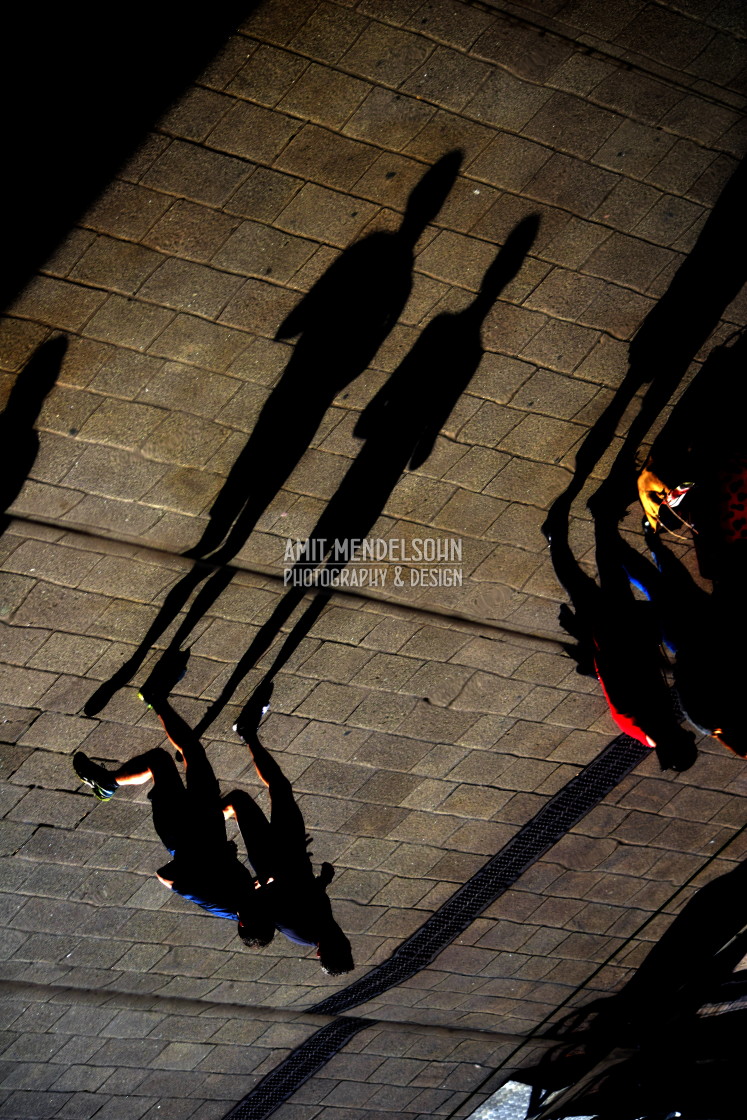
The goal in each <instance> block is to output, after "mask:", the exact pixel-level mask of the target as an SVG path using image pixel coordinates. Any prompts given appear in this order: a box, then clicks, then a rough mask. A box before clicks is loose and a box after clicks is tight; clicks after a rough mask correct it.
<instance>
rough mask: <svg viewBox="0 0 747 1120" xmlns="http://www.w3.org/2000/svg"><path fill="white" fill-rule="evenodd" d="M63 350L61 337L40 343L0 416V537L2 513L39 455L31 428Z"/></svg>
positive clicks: (4, 518)
mask: <svg viewBox="0 0 747 1120" xmlns="http://www.w3.org/2000/svg"><path fill="white" fill-rule="evenodd" d="M66 350H67V339H66V338H65V336H64V335H58V336H57V337H56V338H50V339H48V340H47V341H46V342H42V344H41V346H38V347H37V348H36V350H35V351H34V353H33V354H32V355H31V357H30V358H29V360H28V362H27V363H26V365H25V366H24V368H23V369H22V370H21V372H20V373H19V374H18V376H17V377H16V380H15V382H14V384H13V388H12V389H11V391H10V396H9V397H8V403H7V404H6V406H5V409H4V410H3V412H2V414H0V447H1V448H2V460H3V469H2V473H1V474H0V534H2V533H4V532H5V530H6V528H7V527H8V524H9V522H10V518H9V517H7V516H6V515H5V511H6V510H7V509H8V508H9V506H11V505H12V504H13V502H14V501H15V500H16V498H17V497H18V495H19V494H20V492H21V489H22V487H23V484H24V482H25V481H26V479H27V478H28V476H29V473H30V471H31V468H32V467H33V465H34V462H35V461H36V456H37V455H38V453H39V436H38V434H37V432H36V430H35V428H34V424H35V423H36V421H37V419H38V417H39V412H40V411H41V407H42V405H43V404H44V399H45V397H46V396H47V394H48V393H49V391H50V389H52V387H53V385H54V384H55V382H56V380H57V377H58V376H59V372H60V368H61V366H62V360H63V358H64V357H65V351H66Z"/></svg>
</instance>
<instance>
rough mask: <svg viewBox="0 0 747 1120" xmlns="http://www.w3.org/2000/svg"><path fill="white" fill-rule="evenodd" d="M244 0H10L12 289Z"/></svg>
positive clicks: (242, 12)
mask: <svg viewBox="0 0 747 1120" xmlns="http://www.w3.org/2000/svg"><path fill="white" fill-rule="evenodd" d="M256 6H257V4H256V3H253V2H252V0H243V2H241V3H236V2H233V3H232V2H225V0H219V2H218V3H214V4H210V5H208V6H206V7H202V8H200V9H199V14H198V11H197V10H195V11H194V12H193V13H192V14H191V15H190V14H185V13H184V12H180V11H178V10H176V9H174V8H173V7H172V6H170V5H157V4H151V5H149V6H148V7H146V6H144V5H140V6H135V7H126V6H124V7H123V6H119V7H117V8H116V9H114V8H102V9H94V8H91V9H87V8H78V9H76V8H75V7H74V6H71V5H69V4H67V5H51V4H50V5H45V6H44V9H43V11H42V10H41V9H40V8H39V7H38V5H34V4H27V5H14V6H13V8H12V10H11V11H8V12H6V14H5V16H4V19H3V67H2V77H1V78H0V89H1V90H2V95H3V103H4V105H5V106H6V111H5V115H4V120H3V133H4V135H3V156H4V164H5V174H4V182H3V256H4V260H3V273H2V281H1V283H0V307H5V306H6V305H7V304H8V303H9V302H10V301H11V300H12V299H13V298H14V297H15V295H16V294H17V293H18V292H19V291H21V290H22V289H23V288H24V287H25V286H26V284H27V283H28V281H29V279H30V278H31V277H32V276H33V274H34V273H35V272H36V271H37V269H38V268H39V267H40V265H41V264H42V263H43V262H44V261H45V260H46V259H47V257H48V256H49V255H50V254H51V253H52V251H53V250H54V249H55V247H56V246H57V244H58V243H59V241H60V240H61V239H62V238H63V237H64V235H65V234H66V233H67V231H68V230H69V229H70V227H71V226H73V225H74V224H75V222H76V221H77V220H78V218H79V217H80V216H81V214H83V213H84V212H85V211H86V210H87V209H88V207H89V206H90V205H91V203H92V202H93V201H94V199H95V198H96V197H97V196H98V195H99V194H100V192H101V191H102V190H103V188H104V187H105V186H106V185H107V183H108V182H109V181H110V180H111V179H112V178H113V176H114V175H115V174H116V172H117V170H118V169H119V167H120V166H121V165H122V164H123V163H124V162H125V161H126V160H127V159H128V158H129V156H130V155H131V154H132V152H133V151H134V150H135V148H136V147H137V145H138V144H139V143H140V142H141V140H142V139H143V137H144V135H145V133H146V132H147V130H148V129H149V128H150V127H151V126H152V125H153V123H154V122H155V121H156V120H157V119H158V117H159V116H160V115H161V114H162V113H163V112H164V111H165V110H166V109H167V108H168V106H169V105H170V104H171V102H173V101H174V100H175V99H176V98H177V97H178V96H179V95H180V94H181V93H182V92H183V91H184V89H185V88H186V87H187V86H188V85H189V84H190V83H191V82H192V81H193V80H194V79H195V78H196V77H197V76H198V75H199V74H200V73H201V71H202V70H203V69H204V68H205V67H206V66H207V64H208V63H209V62H210V59H211V58H212V57H213V55H214V54H215V53H216V52H217V51H218V49H219V48H220V47H221V46H222V44H223V43H224V41H225V40H226V39H227V37H228V36H229V34H230V33H231V32H232V31H233V30H234V29H235V28H236V26H237V25H238V24H240V23H241V21H242V20H243V19H244V18H245V17H246V16H248V15H249V14H250V13H251V12H252V11H253V9H254V8H255V7H256Z"/></svg>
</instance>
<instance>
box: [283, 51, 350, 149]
mask: <svg viewBox="0 0 747 1120" xmlns="http://www.w3.org/2000/svg"><path fill="white" fill-rule="evenodd" d="M370 88H371V87H370V85H369V84H368V83H367V82H362V81H359V80H358V79H357V78H353V77H350V76H349V75H348V74H340V73H338V72H336V71H330V70H328V69H326V68H325V67H322V66H317V65H315V64H314V63H312V64H311V65H310V66H308V67H307V68H306V69H305V71H304V72H303V74H301V75H300V76H299V77H298V79H297V80H296V81H295V82H294V84H293V86H292V87H291V88H290V89H289V90H288V92H287V93H286V94H285V96H284V97H283V98H282V100H281V101H280V104H279V106H278V108H280V109H281V110H283V111H284V112H287V113H292V114H294V115H297V116H300V117H304V118H306V119H307V120H310V121H316V122H317V123H319V124H322V125H327V126H328V127H330V128H339V127H341V126H342V125H343V124H344V123H345V121H346V120H347V119H348V118H349V117H350V115H351V113H353V112H354V111H355V110H356V109H357V108H358V106H359V105H360V103H361V102H362V101H363V99H364V98H365V97H366V95H367V94H368V92H369V90H370ZM283 155H285V153H283Z"/></svg>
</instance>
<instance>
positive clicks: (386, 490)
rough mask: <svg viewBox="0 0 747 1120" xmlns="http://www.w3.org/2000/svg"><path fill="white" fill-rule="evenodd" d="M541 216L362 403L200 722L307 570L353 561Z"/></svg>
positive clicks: (478, 354) (470, 356)
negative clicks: (240, 652)
mask: <svg viewBox="0 0 747 1120" xmlns="http://www.w3.org/2000/svg"><path fill="white" fill-rule="evenodd" d="M538 225H539V219H538V218H537V217H536V216H532V217H528V218H525V219H524V220H523V221H522V222H520V223H519V224H518V225H517V226H516V228H515V229H514V230H513V231H512V232H511V234H510V235H509V237H508V238H507V240H506V243H505V244H504V246H503V247H502V249H501V250H500V251H499V253H498V255H497V256H496V258H495V260H494V262H493V263H492V265H491V266H490V267H489V268H488V270H487V272H486V273H485V276H484V278H483V282H482V286H481V288H480V291H479V292H478V294H477V296H476V297H475V298H474V300H473V301H472V303H470V304H469V306H468V307H467V308H465V310H463V311H459V312H443V313H442V314H440V315H437V316H436V317H435V318H434V319H432V320H431V322H430V323H429V324H428V325H427V327H426V328H425V330H424V331H423V333H422V334H421V335H420V337H419V338H418V340H417V342H416V343H415V345H414V346H413V348H412V349H411V350H410V352H409V353H408V354H407V355H406V357H405V358H404V359H403V361H402V362H401V363H400V365H399V366H398V368H397V369H396V370H395V371H394V373H392V375H391V376H390V377H389V379H388V380H387V382H386V383H385V384H384V385H383V386H382V388H381V389H380V390H379V392H378V393H377V394H376V396H375V397H373V399H372V400H371V401H370V402H369V404H368V405H367V406H366V408H365V409H364V410H363V412H362V413H361V416H360V418H359V420H358V423H357V425H356V427H355V434H356V435H358V436H360V437H362V438H363V439H364V440H365V443H364V444H363V447H362V448H361V450H360V451H359V453H358V456H357V458H356V459H355V460H354V462H353V463H352V465H351V467H350V469H349V470H348V472H347V474H346V475H345V477H344V478H343V480H342V482H341V483H340V486H339V488H338V490H337V492H336V493H335V494H334V495H333V497H332V498H331V499H330V501H329V503H328V505H327V508H326V509H325V511H324V512H323V513H322V515H321V517H320V518H319V520H318V522H317V524H316V526H315V527H314V529H313V531H312V532H311V534H310V536H309V539H308V541H307V543H306V546H305V552H304V553H303V554H302V556H301V558H300V559H299V561H298V563H297V564H296V565H295V566H294V568H293V569H292V572H291V574H290V578H289V581H288V582H290V584H291V590H290V591H288V592H287V593H286V595H285V597H284V598H283V599H282V600H281V601H280V603H279V604H278V606H277V607H276V609H275V610H274V611H273V613H272V615H271V616H270V618H269V619H268V621H267V622H266V623H265V624H264V625H263V626H262V628H261V629H260V631H259V633H258V634H257V636H256V638H255V639H254V641H253V642H252V643H251V645H250V646H249V649H248V650H247V652H246V653H245V654H244V656H243V657H242V658H241V660H240V661H239V663H238V664H237V666H236V669H235V670H234V672H233V673H232V674H231V676H230V677H229V679H228V681H227V682H226V685H225V687H224V688H223V690H222V691H221V694H220V696H219V697H218V699H217V700H216V701H215V703H214V704H212V705H211V707H210V708H209V709H208V711H207V712H206V714H205V716H204V717H203V719H202V720H201V721H200V725H199V726H200V729H201V730H204V729H205V728H206V727H207V726H209V724H210V723H211V722H212V721H213V720H214V719H215V717H216V716H217V714H218V713H219V712H220V711H221V709H222V708H223V706H224V705H225V704H226V703H227V701H228V700H229V699H230V697H231V696H232V695H233V693H234V691H235V689H236V688H237V686H238V685H239V684H240V682H241V681H242V680H243V678H244V677H245V676H246V674H247V673H248V671H249V669H250V668H251V667H252V666H253V665H254V664H255V662H256V661H257V659H258V658H259V657H261V656H262V654H263V653H265V652H266V651H267V649H269V647H270V645H271V644H272V642H273V641H274V640H275V638H276V637H277V635H278V633H279V632H280V629H281V627H282V626H283V624H284V623H285V622H287V620H288V619H289V618H290V616H291V614H292V613H293V611H294V610H295V608H296V607H297V606H298V604H299V603H300V602H301V600H302V599H303V597H304V595H305V594H306V591H307V588H308V574H309V573H312V572H313V570H314V569H316V568H317V567H318V566H319V565H321V564H322V562H323V560H324V557H325V556H328V559H327V562H326V567H325V569H324V570H325V571H326V572H328V573H330V574H331V575H333V574H334V573H335V572H339V571H340V570H341V569H342V568H344V567H345V565H346V564H347V559H345V558H344V557H343V558H339V559H338V558H336V556H335V553H334V551H332V550H333V548H334V542H336V541H337V542H341V543H343V542H345V541H349V540H359V539H362V538H365V537H366V536H367V535H368V533H369V531H370V530H371V528H372V527H373V525H374V524H375V523H376V521H377V520H378V518H379V516H380V515H381V512H382V510H383V509H384V506H385V505H386V501H387V499H388V498H389V496H390V494H391V493H392V491H393V489H394V487H395V486H396V485H397V482H398V481H399V479H400V477H401V476H402V474H403V472H404V471H405V470H406V469H410V470H415V469H416V468H417V467H419V466H421V465H422V464H423V463H424V462H425V461H426V459H427V458H428V456H429V455H430V453H431V451H432V450H433V445H434V443H435V441H436V437H437V436H438V434H439V432H440V430H441V428H442V427H443V426H444V424H445V423H446V421H447V420H448V418H449V415H450V414H451V411H452V409H453V408H454V406H455V404H456V402H457V401H458V400H459V398H460V397H461V395H462V393H463V392H464V390H465V389H466V388H467V386H468V385H469V382H470V380H471V379H472V377H473V375H474V373H475V371H476V370H477V367H478V365H479V364H480V360H481V358H482V355H483V353H484V351H483V346H482V339H481V327H482V323H483V320H484V319H485V316H486V315H487V314H488V312H489V311H490V309H491V307H492V306H493V304H494V302H495V300H496V299H497V298H498V295H499V294H500V292H501V291H502V290H503V289H504V287H505V286H506V285H507V284H509V283H510V281H511V280H512V279H513V278H514V276H516V274H517V272H518V271H519V269H520V268H521V265H522V263H523V261H524V258H525V256H526V254H527V253H528V252H529V250H530V248H531V246H532V243H533V241H534V238H535V236H536V233H537V228H538ZM326 598H328V595H327V596H326ZM326 598H325V601H326ZM319 610H320V607H319V603H318V602H316V603H315V602H312V604H311V606H310V607H309V612H310V613H309V619H310V620H311V621H308V619H307V620H306V622H304V620H303V619H301V620H299V622H298V623H297V624H296V627H295V628H294V630H293V633H292V635H291V641H292V643H294V648H295V645H297V643H298V641H300V638H301V637H302V636H303V634H304V633H307V632H308V628H309V626H310V625H311V622H313V620H314V619H315V618H316V617H318V614H319ZM284 660H287V658H286V657H284V655H283V653H282V651H281V653H280V654H279V657H278V658H276V660H275V664H274V666H273V668H272V669H271V670H270V673H269V674H268V676H271V675H272V674H273V673H274V672H276V671H277V668H278V667H279V665H280V664H282V663H283V661H284Z"/></svg>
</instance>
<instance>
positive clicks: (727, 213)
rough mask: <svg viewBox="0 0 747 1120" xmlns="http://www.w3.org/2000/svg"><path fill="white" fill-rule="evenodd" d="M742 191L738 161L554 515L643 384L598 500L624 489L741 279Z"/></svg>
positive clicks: (635, 342)
mask: <svg viewBox="0 0 747 1120" xmlns="http://www.w3.org/2000/svg"><path fill="white" fill-rule="evenodd" d="M746 189H747V160H744V161H743V162H742V163H741V164H740V165H739V167H738V168H737V170H736V171H735V172H734V174H733V175H732V177H731V179H730V180H729V182H728V183H727V184H726V186H725V187H724V189H723V191H722V192H721V195H720V197H719V198H718V200H717V201H716V204H715V205H714V207H713V210H712V211H711V213H710V215H709V216H708V220H707V221H706V223H705V225H704V226H703V229H702V230H701V232H700V234H699V235H698V238H697V240H696V242H695V244H694V246H693V248H692V249H691V250H690V252H689V254H688V255H687V257H686V258H685V260H684V261H683V262H682V264H681V265H680V267H679V268H678V270H677V272H676V273H675V275H674V277H673V279H672V281H671V283H670V285H669V287H668V288H667V290H666V292H665V293H664V295H663V296H662V297H661V299H660V300H659V301H658V303H657V304H656V305H655V307H654V308H653V309H652V310H651V311H650V312H649V314H648V315H647V316H646V318H645V319H644V321H643V323H642V324H641V326H640V328H639V329H638V330H637V331H636V333H635V335H634V336H633V339H632V341H631V343H630V347H629V350H628V354H629V368H628V372H627V373H626V375H625V377H624V378H623V381H622V383H621V384H620V386H619V388H618V389H617V391H616V392H615V395H614V397H613V398H612V400H611V401H610V403H609V405H608V406H607V407H606V408H605V410H604V412H603V413H602V415H601V416H600V417H599V419H598V420H597V421H596V423H595V424H594V425H593V426H592V428H591V429H590V430H589V432H588V434H587V435H586V437H585V438H584V440H583V442H582V444H581V446H580V448H579V450H578V452H577V453H576V462H575V469H574V474H573V478H572V479H571V481H570V483H569V484H568V486H567V487H566V489H565V490H564V491H563V493H562V494H561V495H560V496H559V497H558V498H556V499H555V502H554V503H553V507H552V509H554V510H555V512H556V513H558V515H561V514H562V513H563V512H568V511H570V508H571V505H572V503H573V500H574V498H576V497H577V495H578V494H579V493H580V492H581V489H582V488H583V486H584V484H585V483H586V481H587V480H588V479H589V478H590V476H591V473H592V471H593V469H594V467H595V466H596V464H597V463H598V462H599V460H600V459H601V457H602V456H603V455H604V453H605V451H606V450H607V448H608V447H609V446H610V443H611V442H612V439H613V437H614V435H615V431H616V429H617V425H618V424H619V422H620V421H621V420H622V418H623V415H624V413H625V410H626V409H627V407H628V406H629V405H630V403H631V401H632V400H633V398H634V397H635V394H636V393H637V392H638V391H639V390H640V389H641V388H642V387H643V386H646V385H647V386H648V389H647V390H646V393H645V395H644V397H643V399H642V401H641V403H640V406H639V409H638V412H637V414H636V415H635V416H634V418H633V420H632V421H631V423H630V427H629V430H628V432H627V434H626V436H625V439H624V442H623V446H622V448H621V449H620V451H619V453H618V455H617V456H616V460H615V463H614V464H613V467H612V469H611V470H610V481H609V484H608V485H607V484H605V483H603V484H602V497H603V498H604V497H605V496H609V495H611V494H614V492H615V491H616V490H617V489H618V483H619V482H620V480H622V482H623V483H624V484H625V485H627V486H628V487H629V488H630V487H631V479H632V476H633V475H632V472H633V469H634V458H635V455H636V453H637V452H638V449H639V446H640V443H641V440H642V439H643V438H644V436H645V434H646V432H647V431H648V429H649V428H650V427H651V424H652V423H653V422H654V421H655V420H656V418H657V417H658V416H659V414H660V413H661V410H662V408H663V407H664V406H665V405H666V403H667V401H668V400H669V398H670V397H671V395H672V394H673V393H674V391H675V390H676V388H677V386H678V385H679V383H680V381H681V380H682V378H683V376H684V375H685V373H686V371H687V368H688V366H689V365H690V363H691V362H692V360H693V359H694V358H695V356H696V354H697V353H698V351H699V350H700V348H701V347H702V346H703V345H704V343H705V342H706V341H707V339H708V336H709V335H710V334H711V332H712V331H713V330H714V329H715V327H716V326H717V325H718V322H719V319H720V317H721V315H722V314H723V312H724V310H725V308H726V307H727V306H728V305H729V304H730V303H731V301H732V300H733V299H734V298H735V297H736V296H737V295H738V294H739V292H740V290H741V288H742V287H743V285H744V283H745V281H747V211H746V210H745V206H744V196H745V190H746ZM605 486H606V489H604V487H605ZM632 496H633V495H632V493H631V498H632ZM552 509H551V512H552Z"/></svg>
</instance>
